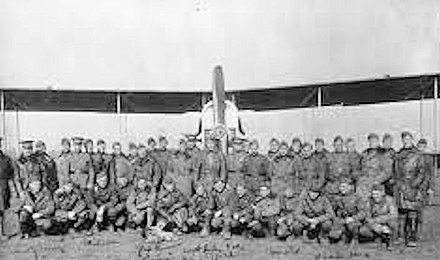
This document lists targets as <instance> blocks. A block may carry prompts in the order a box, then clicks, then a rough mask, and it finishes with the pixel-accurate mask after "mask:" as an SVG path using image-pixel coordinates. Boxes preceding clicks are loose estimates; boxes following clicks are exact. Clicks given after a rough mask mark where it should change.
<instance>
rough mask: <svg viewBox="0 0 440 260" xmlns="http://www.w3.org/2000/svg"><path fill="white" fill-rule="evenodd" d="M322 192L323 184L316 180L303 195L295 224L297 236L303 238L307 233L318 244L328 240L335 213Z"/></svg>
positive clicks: (296, 210)
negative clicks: (315, 239) (316, 240)
mask: <svg viewBox="0 0 440 260" xmlns="http://www.w3.org/2000/svg"><path fill="white" fill-rule="evenodd" d="M322 192H323V183H322V182H321V181H319V180H316V181H313V182H312V183H311V185H310V186H309V187H308V189H307V190H305V191H304V192H302V193H301V195H300V197H299V202H298V206H297V208H296V209H295V221H294V223H293V233H294V234H295V236H297V237H302V235H303V232H304V231H306V232H307V236H308V237H309V238H311V239H314V238H317V239H318V242H321V238H327V236H328V233H329V232H330V229H331V227H332V219H333V217H334V215H335V213H334V211H333V208H332V206H331V204H330V201H329V200H328V198H327V197H326V196H325V195H324V194H323V193H322Z"/></svg>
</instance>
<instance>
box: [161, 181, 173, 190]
mask: <svg viewBox="0 0 440 260" xmlns="http://www.w3.org/2000/svg"><path fill="white" fill-rule="evenodd" d="M163 187H164V188H165V190H167V191H169V192H171V191H174V183H172V182H167V183H164V184H163Z"/></svg>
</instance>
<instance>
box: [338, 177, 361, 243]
mask: <svg viewBox="0 0 440 260" xmlns="http://www.w3.org/2000/svg"><path fill="white" fill-rule="evenodd" d="M334 211H335V214H336V217H335V219H334V225H333V227H332V230H331V231H330V238H331V239H333V240H340V239H341V238H342V237H345V239H346V241H347V242H350V251H351V252H355V251H356V249H357V245H358V241H359V228H360V226H361V223H362V222H363V221H364V220H365V218H366V216H367V211H366V203H365V200H364V199H362V197H361V196H360V195H359V194H358V193H355V192H354V182H353V179H351V178H342V179H341V180H340V184H339V196H338V197H337V199H336V202H335V207H334Z"/></svg>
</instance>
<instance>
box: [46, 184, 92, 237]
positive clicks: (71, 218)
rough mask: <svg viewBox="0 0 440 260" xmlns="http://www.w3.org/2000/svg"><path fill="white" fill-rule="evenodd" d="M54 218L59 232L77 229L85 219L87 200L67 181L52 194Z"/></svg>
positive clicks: (86, 215) (86, 216) (82, 224)
mask: <svg viewBox="0 0 440 260" xmlns="http://www.w3.org/2000/svg"><path fill="white" fill-rule="evenodd" d="M53 198H54V202H55V220H56V222H57V226H58V228H59V231H60V232H61V233H64V232H66V231H69V230H71V229H73V231H78V230H79V229H80V228H82V227H83V226H84V224H85V222H86V221H87V218H88V211H87V202H86V200H85V198H84V195H83V194H81V192H80V191H79V189H77V188H76V187H75V186H74V185H73V183H71V182H68V183H66V184H64V185H63V186H61V187H60V188H58V189H57V190H56V191H55V192H54V194H53Z"/></svg>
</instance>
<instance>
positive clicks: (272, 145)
mask: <svg viewBox="0 0 440 260" xmlns="http://www.w3.org/2000/svg"><path fill="white" fill-rule="evenodd" d="M279 149H280V141H278V139H276V138H272V139H270V142H269V151H268V152H267V159H269V161H272V160H273V159H275V157H276V156H277V154H278V151H279Z"/></svg>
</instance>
